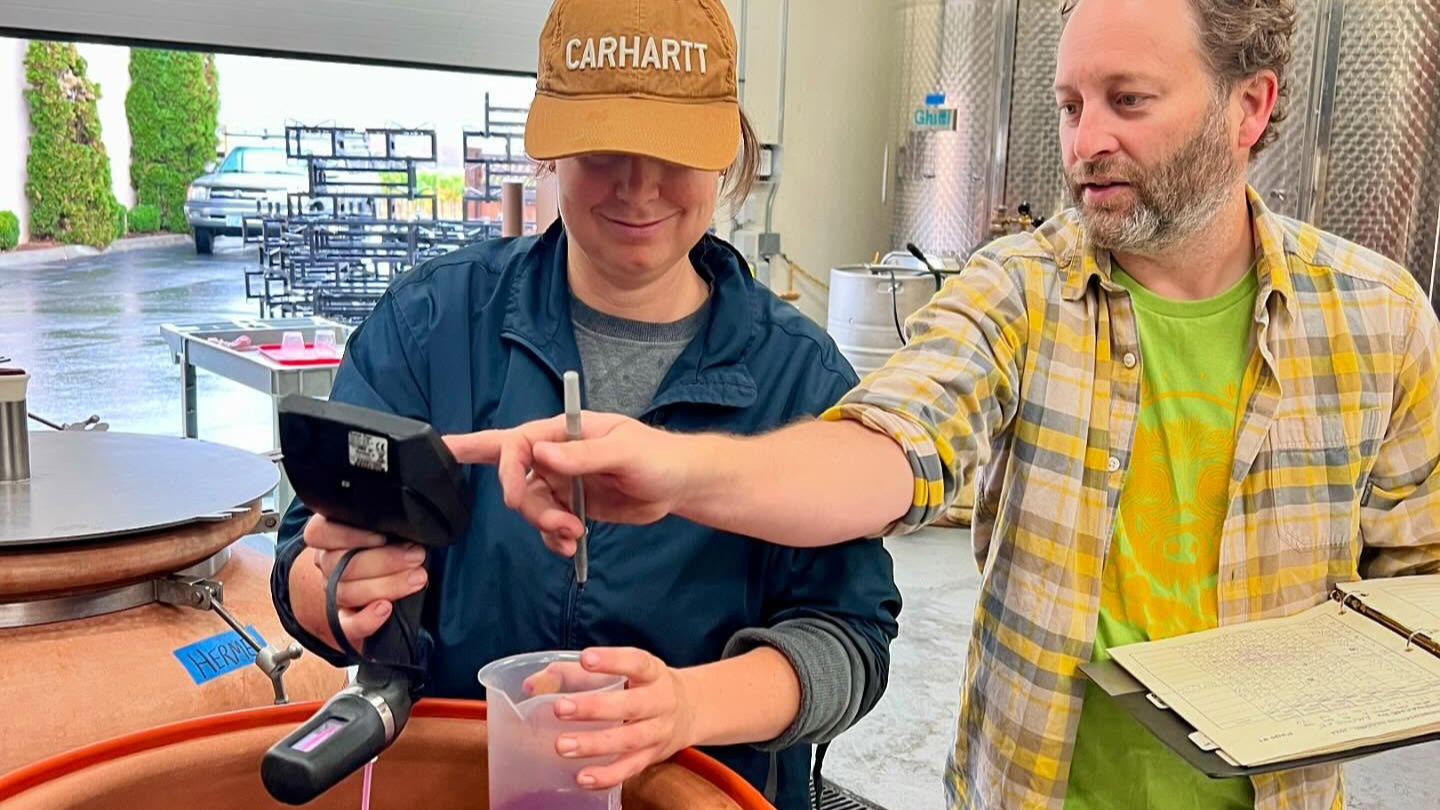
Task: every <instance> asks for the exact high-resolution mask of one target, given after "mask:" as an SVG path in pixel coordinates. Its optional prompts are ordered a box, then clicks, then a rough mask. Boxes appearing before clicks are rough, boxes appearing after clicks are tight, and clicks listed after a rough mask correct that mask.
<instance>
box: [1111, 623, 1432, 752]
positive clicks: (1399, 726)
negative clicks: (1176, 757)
mask: <svg viewBox="0 0 1440 810" xmlns="http://www.w3.org/2000/svg"><path fill="white" fill-rule="evenodd" d="M1111 654H1112V655H1113V656H1114V658H1115V660H1116V661H1117V662H1118V663H1119V664H1120V665H1121V666H1123V667H1124V668H1125V669H1126V670H1128V671H1129V672H1130V674H1131V675H1133V676H1134V677H1135V678H1136V679H1137V680H1139V681H1140V682H1141V683H1143V684H1144V685H1145V686H1146V687H1147V688H1149V689H1150V690H1151V691H1152V692H1153V693H1154V694H1155V695H1156V696H1157V697H1159V698H1160V699H1161V700H1163V701H1164V702H1165V703H1167V704H1169V706H1170V707H1171V708H1172V709H1173V710H1174V711H1176V712H1178V713H1179V714H1180V716H1181V717H1182V718H1184V719H1185V720H1186V722H1188V723H1190V725H1192V726H1194V727H1195V728H1196V729H1197V730H1199V731H1201V732H1203V733H1204V734H1205V736H1207V737H1209V738H1210V739H1211V741H1213V742H1214V743H1215V744H1216V745H1218V746H1219V747H1220V749H1221V750H1222V751H1224V752H1225V753H1226V754H1227V755H1229V756H1230V757H1231V758H1232V759H1234V760H1235V761H1237V762H1238V763H1240V764H1241V765H1242V766H1247V767H1248V766H1253V765H1262V764H1266V763H1270V762H1280V761H1284V760H1289V759H1296V758H1299V757H1302V756H1314V755H1319V754H1324V753H1330V752H1333V751H1340V750H1345V749H1348V748H1354V747H1357V746H1358V745H1362V744H1372V743H1379V742H1386V741H1389V740H1393V739H1400V738H1403V737H1409V736H1413V735H1416V734H1417V733H1426V732H1428V731H1434V730H1437V729H1440V658H1437V657H1436V656H1434V655H1431V654H1430V653H1428V652H1426V651H1424V650H1420V649H1418V648H1415V649H1412V650H1410V651H1408V652H1407V651H1406V649H1405V639H1404V637H1402V636H1400V635H1397V634H1396V633H1395V632H1394V631H1393V630H1389V629H1386V628H1385V627H1384V626H1382V625H1380V624H1379V623H1377V622H1375V621H1373V620H1371V619H1367V618H1365V617H1364V616H1361V615H1360V614H1358V613H1357V612H1355V611H1353V610H1350V611H1345V612H1344V613H1342V612H1340V606H1339V604H1338V603H1336V602H1333V601H1332V602H1327V603H1325V604H1322V605H1318V606H1316V607H1314V608H1311V609H1310V610H1308V611H1306V612H1304V613H1301V614H1298V615H1296V616H1291V617H1288V618H1283V619H1268V620H1264V621H1259V622H1251V623H1247V624H1240V625H1234V626H1230V627H1223V628H1219V629H1216V630H1211V631H1207V632H1204V633H1197V634H1192V635H1187V636H1179V637H1176V638H1171V639H1165V640H1163V641H1154V642H1146V643H1143V644H1132V645H1128V646H1124V647H1117V648H1114V649H1112V650H1111Z"/></svg>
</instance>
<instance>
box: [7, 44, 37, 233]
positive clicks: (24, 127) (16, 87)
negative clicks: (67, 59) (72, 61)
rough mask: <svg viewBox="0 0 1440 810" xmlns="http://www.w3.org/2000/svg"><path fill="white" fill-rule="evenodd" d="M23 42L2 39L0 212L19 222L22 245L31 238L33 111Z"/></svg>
mask: <svg viewBox="0 0 1440 810" xmlns="http://www.w3.org/2000/svg"><path fill="white" fill-rule="evenodd" d="M28 44H29V42H27V41H26V40H23V39H7V38H4V37H0V211H13V212H14V213H15V216H17V217H19V218H20V241H21V242H25V241H28V240H29V238H30V202H29V201H28V200H26V199H25V157H26V155H28V154H30V108H29V107H28V106H27V105H26V104H25V95H24V91H25V47H26V46H27V45H28Z"/></svg>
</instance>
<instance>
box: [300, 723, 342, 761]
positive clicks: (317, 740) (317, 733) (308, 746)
mask: <svg viewBox="0 0 1440 810" xmlns="http://www.w3.org/2000/svg"><path fill="white" fill-rule="evenodd" d="M347 722H348V721H346V720H341V719H339V718H336V717H331V718H329V719H328V720H326V721H325V722H323V723H321V724H320V725H319V726H317V727H316V728H315V730H314V731H312V732H310V733H309V734H306V735H305V736H304V737H301V738H300V741H299V742H297V743H295V744H294V745H292V746H290V747H291V748H293V749H295V750H296V751H299V752H300V753H302V754H308V753H310V752H311V751H314V750H315V749H316V748H319V747H320V744H321V743H323V742H325V741H326V740H328V739H330V738H331V737H333V736H335V733H336V732H338V731H339V730H340V729H342V728H344V727H345V724H346V723H347Z"/></svg>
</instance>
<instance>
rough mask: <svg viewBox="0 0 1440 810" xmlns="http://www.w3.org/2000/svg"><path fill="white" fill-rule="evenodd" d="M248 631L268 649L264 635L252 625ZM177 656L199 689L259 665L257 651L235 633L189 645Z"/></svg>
mask: <svg viewBox="0 0 1440 810" xmlns="http://www.w3.org/2000/svg"><path fill="white" fill-rule="evenodd" d="M245 629H246V630H247V631H249V633H250V635H251V636H252V637H253V638H254V639H255V640H256V641H258V642H260V646H262V647H263V646H265V638H264V637H263V636H261V635H260V631H258V630H256V629H255V628H254V627H251V626H250V625H248V624H247V625H245ZM174 653H175V658H176V659H177V660H178V661H179V662H180V665H181V666H183V667H185V671H186V672H188V673H190V679H191V680H193V681H195V685H196V686H199V685H200V684H202V683H206V682H207V681H213V680H215V679H216V678H218V677H220V676H222V675H226V674H229V673H231V672H234V671H235V670H237V669H244V668H245V667H248V666H250V665H251V664H253V663H255V651H254V650H252V649H250V645H249V644H246V643H245V640H244V639H242V638H240V634H239V633H236V632H235V631H234V630H230V631H228V632H225V633H219V634H217V635H213V636H211V637H209V638H205V639H201V640H199V641H197V642H195V643H194V644H187V645H185V646H184V647H181V648H179V649H177V650H175V651H174Z"/></svg>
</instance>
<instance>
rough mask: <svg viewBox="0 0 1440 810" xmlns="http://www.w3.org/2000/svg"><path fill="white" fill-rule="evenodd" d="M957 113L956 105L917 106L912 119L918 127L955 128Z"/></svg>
mask: <svg viewBox="0 0 1440 810" xmlns="http://www.w3.org/2000/svg"><path fill="white" fill-rule="evenodd" d="M955 122H956V114H955V108H954V107H917V108H916V109H915V115H914V117H913V118H912V119H911V123H912V124H914V126H915V128H916V129H925V130H936V129H939V130H953V129H955Z"/></svg>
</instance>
